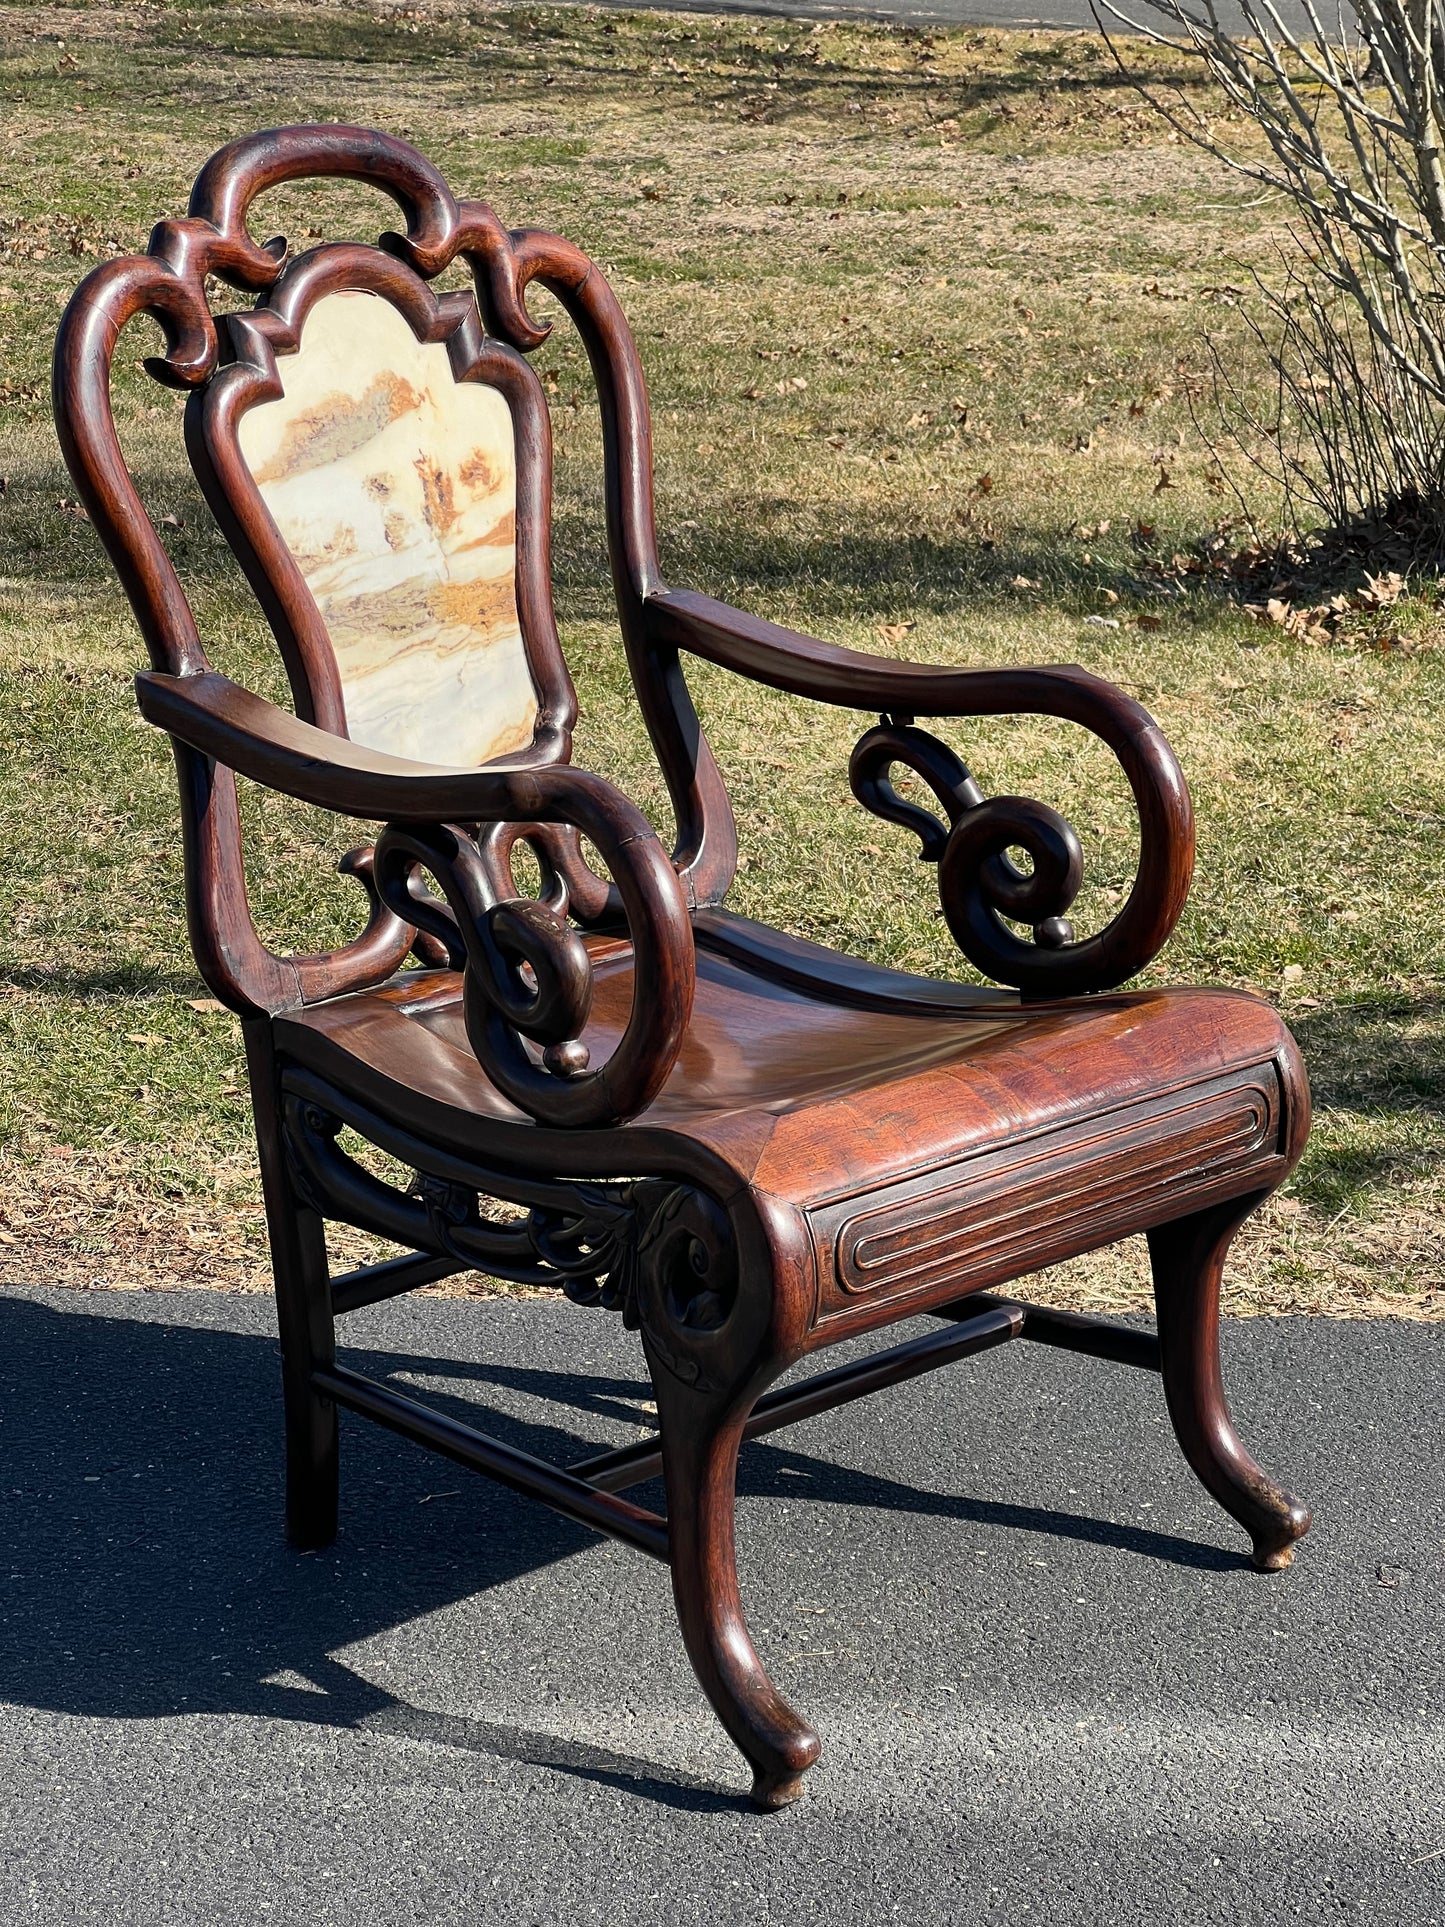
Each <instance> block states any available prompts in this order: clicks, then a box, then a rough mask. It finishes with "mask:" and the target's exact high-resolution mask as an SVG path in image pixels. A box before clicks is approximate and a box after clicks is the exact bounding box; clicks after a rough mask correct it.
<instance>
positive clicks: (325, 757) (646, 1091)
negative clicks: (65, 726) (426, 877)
mask: <svg viewBox="0 0 1445 1927" xmlns="http://www.w3.org/2000/svg"><path fill="white" fill-rule="evenodd" d="M136 693H137V697H138V699H139V702H140V707H141V712H142V714H143V715H145V716H146V717H147V719H148V720H149V721H151V722H153V723H155V724H156V725H157V726H158V727H160V728H161V729H164V730H166V731H167V732H168V733H169V734H170V735H171V736H173V737H176V738H177V739H179V740H180V741H181V742H184V743H187V744H189V745H190V747H191V748H193V749H196V750H199V751H200V752H201V753H202V754H203V755H206V756H210V757H214V758H215V760H216V761H217V762H219V763H222V764H224V765H225V766H226V767H227V768H229V769H232V770H235V771H237V772H238V773H239V774H240V775H243V776H249V777H251V778H253V779H254V780H255V781H256V782H259V783H263V784H265V785H266V786H267V787H268V788H270V789H274V790H278V791H279V792H280V793H281V794H283V795H286V796H294V797H295V798H297V799H298V801H300V802H303V803H311V804H315V805H317V806H319V807H320V808H322V809H329V810H335V811H337V812H339V813H342V814H345V815H347V816H357V817H363V818H369V819H371V820H373V821H379V822H384V823H386V825H387V828H386V829H385V830H384V831H383V832H382V834H381V836H380V837H379V838H378V839H377V844H376V852H375V857H374V859H373V869H374V877H375V883H376V888H377V890H378V892H379V894H380V896H381V898H382V900H383V901H384V902H385V903H386V904H387V905H388V906H389V907H390V908H391V909H392V910H393V911H394V912H396V914H397V915H398V916H401V917H403V918H404V919H405V920H406V921H407V922H409V923H413V924H416V923H420V924H421V925H422V926H423V928H426V929H428V930H430V932H431V933H432V934H433V935H436V936H439V937H441V938H442V940H443V941H444V942H446V943H448V944H449V945H453V946H454V945H456V944H457V943H459V944H460V946H461V949H462V952H463V953H464V955H465V960H466V975H465V989H464V998H465V1011H466V1021H467V1035H468V1037H469V1039H470V1040H471V1043H472V1047H473V1049H474V1050H475V1051H476V1053H477V1057H478V1059H479V1061H480V1062H481V1065H482V1067H483V1069H484V1070H485V1071H486V1072H487V1075H488V1076H489V1077H490V1078H491V1079H492V1080H493V1082H494V1083H495V1084H496V1085H497V1087H498V1089H499V1090H501V1091H503V1092H504V1093H505V1094H506V1095H507V1096H508V1097H510V1098H511V1099H512V1101H513V1102H514V1103H515V1104H517V1105H519V1106H520V1107H521V1108H522V1109H523V1110H524V1111H526V1112H527V1114H528V1115H529V1116H530V1117H533V1118H535V1119H536V1120H537V1121H538V1122H539V1123H543V1124H550V1125H559V1126H565V1127H574V1126H579V1127H587V1126H591V1127H599V1126H607V1125H614V1124H618V1123H621V1122H622V1121H624V1120H625V1119H626V1118H628V1117H633V1116H635V1115H636V1114H637V1113H638V1112H639V1111H640V1110H642V1109H644V1108H645V1106H646V1105H647V1104H648V1103H650V1101H651V1100H652V1098H653V1097H655V1096H656V1094H657V1092H658V1091H659V1090H660V1089H661V1087H662V1085H663V1083H664V1082H665V1080H666V1078H667V1075H668V1073H669V1071H670V1070H671V1069H672V1066H673V1064H674V1062H675V1061H676V1058H677V1053H678V1051H679V1049H680V1048H681V1045H682V1039H683V1036H684V1034H685V1032H686V1030H687V1024H688V1019H689V1018H690V1016H691V1014H692V998H693V984H694V953H693V940H692V926H691V922H690V920H689V917H688V911H687V902H686V898H685V896H684V893H683V887H682V884H681V882H680V880H679V878H678V876H677V873H676V871H675V870H674V869H673V867H672V864H671V862H670V861H669V859H668V856H667V854H666V852H665V851H664V850H663V848H662V845H661V844H660V843H659V842H658V839H657V835H656V832H655V831H654V830H653V828H652V825H651V824H650V823H649V822H648V821H647V818H646V817H645V816H644V815H643V814H642V812H641V811H640V810H639V809H638V808H637V807H636V805H635V804H634V803H632V802H631V801H630V800H629V799H628V798H627V797H625V796H624V795H622V793H621V792H620V791H619V790H616V789H614V788H613V787H612V785H611V784H609V783H606V782H604V781H603V779H602V778H601V777H599V776H594V775H592V774H591V773H590V772H589V771H587V770H578V769H573V768H572V767H570V765H566V764H554V765H550V766H547V767H544V768H538V769H495V768H494V769H441V768H436V767H434V766H432V765H430V764H426V763H412V762H408V761H406V760H404V759H403V758H401V757H395V756H387V755H383V754H381V753H380V752H378V751H375V750H368V749H364V748H362V747H361V746H360V745H358V744H356V743H352V742H348V741H347V740H346V738H344V737H340V736H333V735H331V734H330V733H329V732H328V731H326V730H321V729H316V728H313V727H312V726H311V725H310V724H309V723H303V722H301V721H299V720H298V719H297V718H296V717H295V716H292V715H290V714H289V713H288V712H287V711H285V710H283V709H278V708H277V707H276V706H275V705H274V704H272V703H268V702H265V701H263V700H262V699H261V698H260V697H259V696H254V695H252V694H251V693H250V691H249V690H245V689H242V688H240V687H239V686H238V685H237V684H235V683H232V682H230V681H229V680H228V679H227V678H226V677H224V676H217V675H214V674H209V673H208V674H204V675H195V676H166V675H160V674H157V673H154V672H147V673H145V674H143V675H140V676H137V678H136ZM518 822H520V823H542V824H561V825H566V826H569V827H570V828H572V829H575V830H577V831H580V832H581V833H582V834H583V835H584V836H587V837H590V838H591V840H592V842H593V843H594V844H595V845H596V846H597V848H598V850H599V851H600V852H601V854H602V856H603V859H604V860H605V862H606V863H607V865H608V868H609V869H610V870H611V872H612V877H613V881H614V883H615V885H616V887H617V892H618V897H619V899H620V903H621V908H622V910H623V913H624V915H625V916H626V919H627V923H628V928H629V934H630V936H631V940H632V949H633V1000H632V1011H631V1015H630V1017H629V1020H628V1023H627V1027H626V1029H625V1030H624V1032H623V1034H622V1037H621V1038H620V1040H619V1041H618V1043H617V1046H616V1048H615V1049H614V1050H613V1052H612V1054H611V1056H610V1057H609V1058H608V1059H607V1061H606V1062H605V1063H604V1064H602V1065H600V1066H598V1067H597V1068H595V1069H594V1068H592V1067H591V1066H590V1063H589V1057H588V1051H587V1047H586V1045H585V1044H583V1042H582V1041H581V1036H580V1033H581V1031H582V1029H583V1027H584V1026H585V1024H586V1021H587V1016H588V1013H589V1010H590V1008H591V1001H592V982H593V978H592V964H591V959H590V957H589V955H588V952H587V948H586V946H585V944H584V943H583V941H582V939H581V937H580V936H579V935H578V933H577V932H576V931H575V930H574V929H573V928H572V927H571V926H570V925H569V924H567V923H566V922H565V921H564V920H563V918H562V917H560V916H559V915H557V914H556V913H555V912H554V911H553V910H550V909H548V908H547V907H546V906H544V905H542V904H539V903H535V902H532V901H530V900H528V899H524V898H502V897H500V896H499V895H498V892H497V890H496V887H495V870H494V869H493V867H492V866H490V865H489V864H487V863H486V862H485V861H484V859H483V857H482V854H481V852H480V850H479V848H478V845H477V843H476V842H475V841H474V840H473V838H472V837H471V836H470V835H469V834H468V832H467V831H466V830H464V829H459V828H457V827H456V825H458V824H489V823H518ZM418 867H421V868H424V869H426V870H428V871H430V872H431V874H432V875H433V876H434V877H435V878H436V879H437V881H438V883H439V884H440V885H441V887H442V890H443V893H444V895H445V898H446V902H447V904H448V906H449V908H450V912H451V915H450V917H447V916H446V914H445V912H443V911H442V910H441V906H440V905H439V904H438V905H435V906H434V907H429V905H428V900H427V899H426V897H425V896H424V895H420V894H418V892H417V890H416V888H415V884H414V879H415V876H416V872H417V869H418ZM529 1043H530V1044H532V1045H535V1046H538V1047H540V1055H539V1056H534V1054H533V1052H532V1050H531V1049H529V1048H528V1045H529Z"/></svg>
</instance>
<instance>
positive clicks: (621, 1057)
mask: <svg viewBox="0 0 1445 1927" xmlns="http://www.w3.org/2000/svg"><path fill="white" fill-rule="evenodd" d="M560 780H562V781H563V782H564V783H565V784H566V788H567V792H568V798H569V808H568V813H569V814H570V815H573V816H575V818H576V819H577V825H576V827H578V828H581V829H584V830H585V831H586V832H587V834H589V835H590V836H591V837H592V838H593V840H594V841H595V842H596V844H597V846H598V848H599V849H600V850H601V851H602V853H603V855H604V856H605V857H606V858H607V860H608V862H609V863H610V864H611V866H612V869H613V872H614V875H615V877H616V884H615V892H616V901H617V904H618V908H619V910H620V913H621V915H622V917H623V918H625V921H626V925H627V927H628V929H629V932H630V935H631V938H632V953H633V991H632V1010H631V1014H630V1016H629V1019H628V1023H627V1027H626V1029H625V1030H624V1032H623V1034H622V1036H621V1038H620V1039H619V1041H618V1043H617V1045H616V1047H615V1049H614V1050H613V1051H612V1054H611V1055H610V1056H609V1057H608V1059H607V1061H606V1062H605V1063H604V1064H602V1065H600V1066H596V1067H594V1066H593V1064H592V1061H591V1051H590V1049H589V1047H588V1045H587V1044H585V1043H584V1042H583V1040H582V1033H583V1030H584V1029H585V1028H586V1025H587V1019H588V1016H589V1015H590V1012H591V1009H592V995H593V967H592V959H591V957H590V955H589V953H588V950H587V945H586V943H585V942H584V941H583V938H582V936H581V934H580V933H579V932H578V931H577V930H576V929H574V928H573V927H572V925H571V924H569V923H568V922H567V921H566V911H567V897H566V887H565V881H564V879H563V878H562V877H561V876H560V875H559V874H558V873H557V872H556V871H555V870H549V871H548V872H547V873H546V874H547V875H548V876H549V877H550V880H551V882H552V884H553V885H554V886H555V887H554V888H553V890H552V892H551V894H552V901H551V902H550V903H549V902H539V901H537V900H535V899H533V898H528V897H518V896H515V895H511V896H507V895H501V894H499V885H501V884H502V880H503V875H505V878H506V879H507V880H508V881H510V877H511V869H510V860H509V855H508V852H507V850H506V849H505V848H502V849H500V850H499V849H498V848H497V847H495V846H493V847H491V848H490V849H489V850H488V852H487V854H486V855H484V854H483V850H482V848H481V847H479V844H478V842H477V841H476V840H474V839H473V837H472V836H470V835H469V834H468V832H467V831H466V830H465V829H464V828H462V827H460V826H458V825H456V824H436V825H420V824H418V825H408V824H395V823H393V824H389V825H388V826H387V828H386V829H385V830H384V831H383V832H382V834H381V837H380V838H379V840H378V842H377V844H376V850H375V855H374V858H373V874H374V880H375V886H376V889H377V891H378V893H379V895H380V897H381V899H382V901H383V902H384V903H386V904H387V905H389V906H390V908H391V909H392V910H393V911H395V912H396V913H397V915H399V916H406V917H409V918H410V919H411V920H412V921H413V922H415V923H416V924H418V925H419V926H420V927H421V928H422V930H423V931H424V932H426V933H427V934H428V935H429V936H430V937H431V938H432V939H433V940H434V941H436V942H439V943H440V944H442V945H444V946H445V948H446V950H447V953H448V956H449V958H450V960H451V961H452V963H453V964H454V965H462V966H464V972H465V974H464V978H463V1012H464V1015H465V1019H466V1027H467V1037H468V1040H469V1041H470V1043H471V1046H472V1049H473V1050H474V1051H475V1052H476V1054H477V1059H478V1061H479V1062H480V1064H481V1065H482V1067H483V1069H484V1070H485V1071H486V1073H487V1075H488V1076H489V1077H490V1078H491V1080H492V1082H493V1083H494V1084H495V1085H496V1087H497V1089H498V1090H500V1091H502V1092H504V1093H505V1095H506V1096H508V1097H509V1098H511V1099H512V1101H513V1103H515V1104H518V1105H520V1106H521V1108H522V1109H523V1110H524V1111H526V1112H527V1113H528V1114H529V1115H530V1116H532V1117H535V1118H537V1119H538V1120H539V1121H541V1122H544V1123H550V1124H564V1125H567V1124H570V1125H578V1124H580V1125H610V1124H616V1123H619V1122H621V1121H622V1120H623V1119H624V1118H627V1117H631V1116H634V1115H635V1114H636V1113H637V1112H638V1111H640V1110H642V1109H643V1108H644V1107H645V1106H646V1105H647V1104H648V1103H649V1102H650V1101H651V1099H652V1098H653V1097H654V1096H656V1094H657V1092H658V1091H659V1090H660V1089H661V1087H662V1084H663V1083H664V1081H665V1080H666V1078H667V1076H668V1073H669V1072H670V1071H671V1069H672V1066H673V1063H674V1062H675V1061H676V1058H677V1053H678V1050H679V1048H680V1046H681V1042H682V1037H683V1033H684V1031H685V1030H686V1027H687V1021H688V1018H689V1016H690V1015H691V1011H692V994H693V969H692V944H691V932H690V929H689V928H688V924H687V918H686V913H685V910H684V907H683V903H682V899H681V892H680V890H679V887H678V881H677V878H676V875H675V874H674V872H673V871H672V869H671V866H670V865H669V864H668V861H667V858H666V856H665V855H664V854H663V851H662V848H661V846H660V845H659V844H658V842H657V839H656V837H655V836H654V835H653V833H652V830H651V828H650V827H649V826H648V824H647V823H646V820H645V819H644V818H643V817H642V816H641V815H640V814H639V813H638V812H637V811H636V810H634V809H633V808H632V806H631V805H629V804H626V803H625V801H624V799H622V798H621V797H619V796H618V795H617V794H616V792H615V791H610V790H608V789H607V787H606V785H604V784H601V783H598V782H596V781H595V779H594V780H593V782H592V783H591V784H589V783H588V781H587V779H586V778H585V777H584V776H583V775H582V773H581V772H575V773H573V772H569V773H568V774H567V775H566V776H565V777H564V778H561V779H560ZM508 827H509V828H510V827H512V826H510V825H509V826H508ZM545 847H546V846H544V848H545ZM423 872H430V873H431V875H432V876H434V877H435V878H436V880H437V881H438V883H439V884H440V885H441V888H442V897H440V898H438V897H434V896H432V895H430V894H428V893H427V892H426V891H425V889H424V887H423V884H422V873H423ZM513 887H515V886H513Z"/></svg>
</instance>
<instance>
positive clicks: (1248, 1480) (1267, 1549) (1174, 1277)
mask: <svg viewBox="0 0 1445 1927" xmlns="http://www.w3.org/2000/svg"><path fill="white" fill-rule="evenodd" d="M1267 1195H1268V1193H1266V1192H1259V1193H1256V1194H1255V1195H1253V1196H1252V1197H1248V1198H1242V1199H1234V1200H1232V1201H1231V1202H1230V1203H1228V1204H1224V1205H1216V1206H1214V1207H1213V1208H1211V1209H1210V1210H1207V1211H1200V1212H1196V1213H1195V1214H1194V1215H1193V1216H1192V1217H1188V1218H1180V1219H1178V1220H1177V1221H1176V1222H1175V1223H1173V1224H1166V1225H1161V1226H1160V1227H1159V1228H1158V1229H1157V1230H1155V1231H1151V1232H1150V1233H1149V1255H1150V1259H1151V1261H1152V1263H1153V1269H1154V1302H1155V1306H1156V1309H1157V1313H1158V1323H1159V1350H1160V1358H1161V1364H1162V1368H1163V1374H1164V1396H1165V1399H1166V1401H1167V1403H1168V1407H1169V1417H1170V1420H1171V1422H1172V1424H1173V1426H1174V1435H1175V1437H1176V1438H1177V1439H1178V1441H1179V1445H1180V1449H1181V1450H1182V1451H1183V1453H1184V1456H1185V1458H1186V1459H1187V1460H1188V1461H1189V1464H1190V1466H1191V1467H1192V1468H1193V1470H1194V1472H1195V1474H1196V1475H1197V1477H1198V1478H1199V1480H1200V1482H1201V1484H1202V1485H1203V1486H1204V1487H1205V1489H1206V1490H1207V1491H1209V1492H1211V1493H1212V1494H1213V1495H1214V1497H1215V1498H1216V1499H1217V1500H1218V1501H1219V1503H1220V1504H1221V1505H1222V1506H1223V1507H1224V1509H1225V1511H1226V1512H1228V1513H1229V1514H1231V1516H1232V1517H1234V1518H1236V1519H1238V1521H1239V1523H1240V1524H1241V1525H1242V1526H1243V1527H1244V1529H1245V1531H1246V1532H1247V1533H1248V1534H1249V1536H1250V1539H1251V1540H1252V1541H1253V1545H1254V1563H1255V1565H1256V1566H1257V1567H1258V1568H1259V1570H1260V1571H1261V1572H1279V1571H1282V1570H1283V1568H1284V1567H1286V1566H1287V1565H1288V1564H1289V1563H1290V1561H1291V1560H1292V1559H1293V1557H1294V1548H1295V1542H1296V1541H1297V1540H1299V1539H1301V1538H1303V1537H1304V1535H1305V1533H1306V1532H1308V1530H1309V1525H1310V1511H1309V1507H1308V1506H1307V1505H1305V1504H1303V1502H1302V1501H1301V1500H1299V1499H1296V1498H1294V1497H1293V1496H1292V1494H1290V1493H1288V1492H1286V1491H1285V1490H1284V1489H1283V1487H1281V1486H1278V1485H1276V1484H1275V1483H1274V1481H1273V1479H1271V1478H1270V1477H1269V1476H1268V1475H1267V1474H1266V1473H1265V1472H1263V1471H1262V1470H1261V1469H1260V1467H1259V1466H1257V1465H1256V1464H1255V1462H1254V1460H1253V1459H1252V1458H1251V1457H1250V1455H1249V1453H1248V1452H1247V1451H1246V1450H1245V1448H1244V1446H1243V1444H1242V1443H1241V1441H1240V1437H1239V1434H1238V1433H1237V1432H1236V1431H1235V1429H1234V1421H1233V1420H1232V1419H1231V1417H1230V1415H1229V1406H1228V1404H1227V1403H1226V1401H1225V1397H1224V1385H1223V1381H1222V1378H1221V1375H1220V1365H1219V1286H1220V1279H1221V1277H1222V1275H1223V1272H1224V1258H1225V1253H1226V1252H1227V1251H1228V1249H1229V1246H1230V1243H1231V1241H1232V1240H1233V1238H1234V1234H1235V1233H1236V1231H1238V1229H1239V1227H1240V1226H1241V1225H1242V1224H1243V1223H1244V1221H1245V1219H1246V1218H1247V1217H1248V1216H1249V1214H1250V1213H1251V1211H1253V1210H1254V1209H1255V1208H1256V1206H1258V1205H1260V1204H1262V1203H1263V1202H1264V1199H1265V1197H1266V1196H1267Z"/></svg>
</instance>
